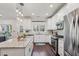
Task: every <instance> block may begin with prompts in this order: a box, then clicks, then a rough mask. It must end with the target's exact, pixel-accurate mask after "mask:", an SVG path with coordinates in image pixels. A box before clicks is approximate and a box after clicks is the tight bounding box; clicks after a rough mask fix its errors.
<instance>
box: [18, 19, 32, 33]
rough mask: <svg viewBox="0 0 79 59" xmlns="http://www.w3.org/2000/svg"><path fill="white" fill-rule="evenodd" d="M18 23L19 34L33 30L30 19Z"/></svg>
mask: <svg viewBox="0 0 79 59" xmlns="http://www.w3.org/2000/svg"><path fill="white" fill-rule="evenodd" d="M17 22H18V23H17V28H18V31H19V32H22V31H30V30H32V21H31V19H30V18H24V19H23V20H22V21H17Z"/></svg>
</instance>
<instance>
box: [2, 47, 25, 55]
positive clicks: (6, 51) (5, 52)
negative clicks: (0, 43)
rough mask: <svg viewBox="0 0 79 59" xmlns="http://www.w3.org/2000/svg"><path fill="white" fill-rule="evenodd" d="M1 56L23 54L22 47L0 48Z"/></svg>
mask: <svg viewBox="0 0 79 59" xmlns="http://www.w3.org/2000/svg"><path fill="white" fill-rule="evenodd" d="M1 56H24V49H20V48H19V49H14V48H12V49H1Z"/></svg>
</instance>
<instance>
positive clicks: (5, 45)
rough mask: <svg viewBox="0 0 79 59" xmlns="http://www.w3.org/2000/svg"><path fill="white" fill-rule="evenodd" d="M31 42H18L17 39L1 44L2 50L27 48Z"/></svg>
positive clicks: (25, 39)
mask: <svg viewBox="0 0 79 59" xmlns="http://www.w3.org/2000/svg"><path fill="white" fill-rule="evenodd" d="M29 42H30V39H28V38H24V40H23V41H18V40H17V39H16V38H14V39H9V40H7V41H4V42H1V43H0V48H25V47H26V46H27V44H28V43H29Z"/></svg>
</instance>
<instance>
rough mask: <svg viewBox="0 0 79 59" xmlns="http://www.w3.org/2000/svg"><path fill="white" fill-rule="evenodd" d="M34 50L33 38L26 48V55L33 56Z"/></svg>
mask: <svg viewBox="0 0 79 59" xmlns="http://www.w3.org/2000/svg"><path fill="white" fill-rule="evenodd" d="M32 50H33V40H31V41H30V42H29V43H28V45H27V46H26V48H25V56H31V54H32Z"/></svg>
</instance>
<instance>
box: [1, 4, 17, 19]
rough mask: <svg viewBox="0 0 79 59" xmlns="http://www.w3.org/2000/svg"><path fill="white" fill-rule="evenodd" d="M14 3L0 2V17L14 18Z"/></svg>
mask: <svg viewBox="0 0 79 59" xmlns="http://www.w3.org/2000/svg"><path fill="white" fill-rule="evenodd" d="M15 10H16V4H15V3H0V15H2V16H0V19H16V12H15Z"/></svg>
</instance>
